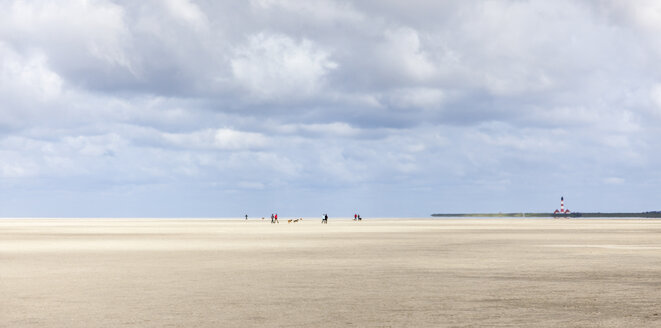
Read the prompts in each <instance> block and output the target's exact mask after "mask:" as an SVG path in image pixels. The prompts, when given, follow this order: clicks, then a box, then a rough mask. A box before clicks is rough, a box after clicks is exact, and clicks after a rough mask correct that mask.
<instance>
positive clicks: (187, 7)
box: [165, 0, 209, 31]
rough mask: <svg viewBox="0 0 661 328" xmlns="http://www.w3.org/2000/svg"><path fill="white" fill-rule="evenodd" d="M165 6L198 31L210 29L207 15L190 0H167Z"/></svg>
mask: <svg viewBox="0 0 661 328" xmlns="http://www.w3.org/2000/svg"><path fill="white" fill-rule="evenodd" d="M165 6H166V8H167V9H168V11H169V13H170V14H171V15H172V16H173V17H174V18H176V19H177V20H178V21H180V22H182V23H184V24H186V25H188V26H190V27H192V28H193V29H195V30H198V31H200V30H206V29H208V27H209V20H208V18H207V16H206V15H205V14H204V13H203V12H202V11H201V10H200V8H199V7H198V6H197V5H196V4H195V3H192V2H191V1H190V0H166V1H165Z"/></svg>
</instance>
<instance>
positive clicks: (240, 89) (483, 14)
mask: <svg viewBox="0 0 661 328" xmlns="http://www.w3.org/2000/svg"><path fill="white" fill-rule="evenodd" d="M659 35H661V3H660V2H658V1H655V0H639V1H626V0H604V1H598V0H586V1H574V0H567V1H563V0H559V1H546V0H539V1H534V0H533V1H524V0H509V1H508V0H500V1H472V0H462V1H394V0H393V1H390V0H373V1H370V0H365V1H354V2H350V1H339V0H338V1H332V0H319V1H290V0H252V1H248V0H237V1H193V0H159V1H149V0H146V1H109V0H108V1H106V0H98V1H97V0H89V1H84V0H72V1H55V0H53V1H9V0H0V217H25V216H45V217H69V216H71V217H115V216H117V217H136V216H137V217H143V216H144V217H239V216H242V215H244V214H246V213H247V214H249V215H250V216H253V217H261V216H270V214H271V213H273V212H278V213H280V216H283V217H287V216H319V215H320V214H321V213H326V212H327V213H328V214H329V215H330V216H331V217H339V216H350V215H353V213H355V212H359V213H361V214H362V216H364V217H368V218H369V217H376V216H428V215H429V214H431V213H448V212H510V211H552V210H554V209H556V208H558V207H559V204H558V203H559V198H560V196H565V200H566V204H567V207H569V208H570V209H572V210H574V211H646V210H661V197H660V193H659V187H658V186H659V185H661V152H660V151H659V150H660V149H661V141H660V140H661V64H659V63H661V38H659Z"/></svg>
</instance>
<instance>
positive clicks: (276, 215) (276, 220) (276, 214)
mask: <svg viewBox="0 0 661 328" xmlns="http://www.w3.org/2000/svg"><path fill="white" fill-rule="evenodd" d="M275 223H280V221H278V213H275Z"/></svg>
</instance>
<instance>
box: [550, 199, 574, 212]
mask: <svg viewBox="0 0 661 328" xmlns="http://www.w3.org/2000/svg"><path fill="white" fill-rule="evenodd" d="M553 214H571V212H570V211H569V209H567V210H565V197H564V196H561V197H560V210H559V211H558V210H557V209H556V210H555V212H553Z"/></svg>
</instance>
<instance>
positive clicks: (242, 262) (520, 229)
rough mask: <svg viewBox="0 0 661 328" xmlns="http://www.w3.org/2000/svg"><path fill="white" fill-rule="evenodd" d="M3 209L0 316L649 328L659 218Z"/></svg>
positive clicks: (105, 322) (170, 322) (659, 318)
mask: <svg viewBox="0 0 661 328" xmlns="http://www.w3.org/2000/svg"><path fill="white" fill-rule="evenodd" d="M269 221H270V220H268V219H267V220H265V221H264V222H262V221H261V220H249V221H248V222H243V221H240V220H234V221H232V220H171V219H167V220H155V219H136V220H128V219H103V220H100V219H94V220H82V219H20V220H14V219H0V327H336V326H337V327H339V326H355V327H476V326H477V327H480V326H481V327H659V326H661V221H657V220H581V219H572V220H566V219H556V220H553V219H547V220H546V219H527V220H525V219H506V220H494V219H461V220H447V219H439V220H434V219H428V220H412V219H408V220H406V219H401V220H400V219H398V220H394V219H383V220H376V219H374V220H365V221H362V222H354V221H351V220H334V219H333V218H331V219H330V220H329V224H328V225H321V224H320V220H319V219H306V220H304V221H302V222H299V223H296V224H287V222H286V221H284V220H281V223H280V224H278V225H272V224H270V222H269Z"/></svg>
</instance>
